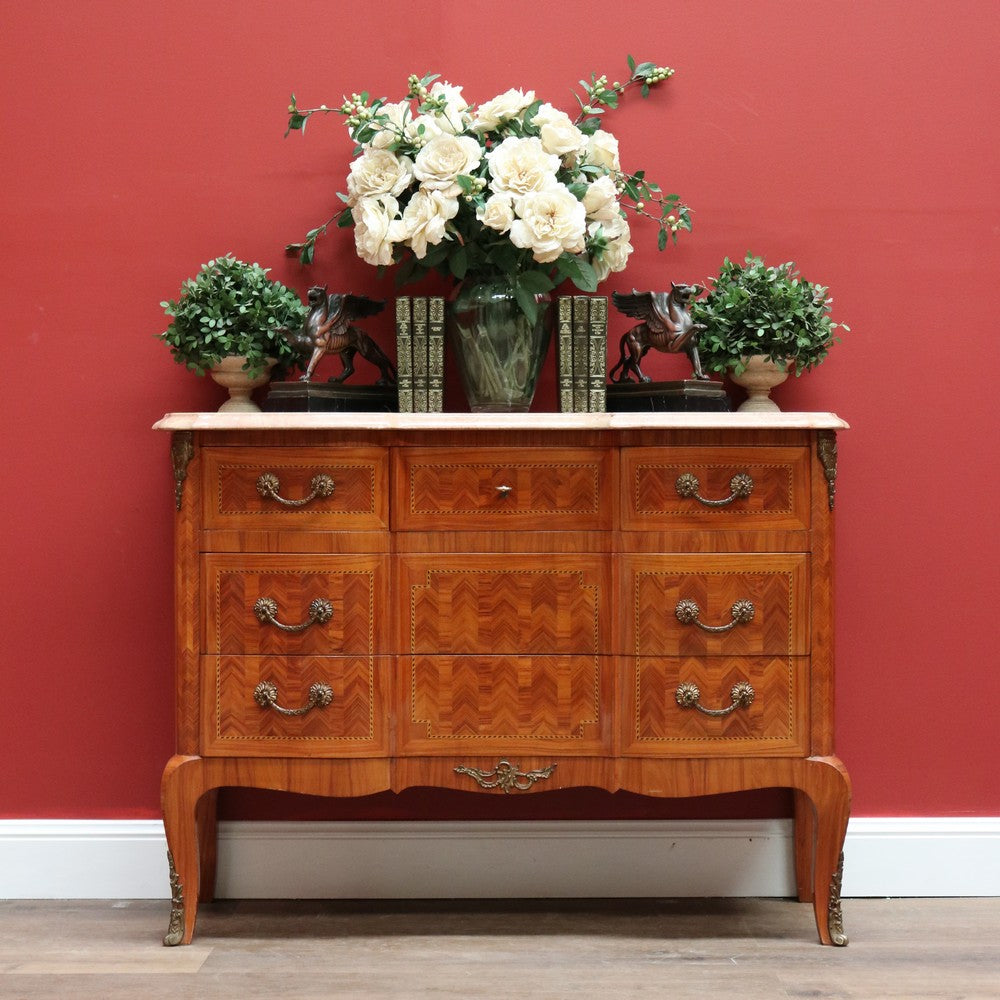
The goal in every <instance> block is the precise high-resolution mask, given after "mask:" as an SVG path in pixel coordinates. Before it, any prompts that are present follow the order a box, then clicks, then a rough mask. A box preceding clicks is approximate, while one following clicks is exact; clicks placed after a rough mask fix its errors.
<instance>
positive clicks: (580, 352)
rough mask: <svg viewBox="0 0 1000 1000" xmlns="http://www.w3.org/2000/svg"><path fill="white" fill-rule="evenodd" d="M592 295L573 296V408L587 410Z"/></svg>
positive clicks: (578, 411) (581, 411)
mask: <svg viewBox="0 0 1000 1000" xmlns="http://www.w3.org/2000/svg"><path fill="white" fill-rule="evenodd" d="M589 358H590V296H589V295H574V296H573V410H574V411H575V412H576V413H586V412H587V397H588V395H589V390H590V360H589Z"/></svg>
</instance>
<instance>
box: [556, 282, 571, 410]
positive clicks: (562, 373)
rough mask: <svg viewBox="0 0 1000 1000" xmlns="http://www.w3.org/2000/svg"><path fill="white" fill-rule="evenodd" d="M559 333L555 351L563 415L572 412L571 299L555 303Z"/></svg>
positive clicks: (566, 298)
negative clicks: (556, 353)
mask: <svg viewBox="0 0 1000 1000" xmlns="http://www.w3.org/2000/svg"><path fill="white" fill-rule="evenodd" d="M557 307H558V323H559V332H558V335H557V341H556V349H557V352H558V358H557V361H558V365H559V376H558V387H559V409H560V410H561V411H562V412H563V413H572V412H573V299H572V297H571V296H569V295H560V296H559V299H558V303H557Z"/></svg>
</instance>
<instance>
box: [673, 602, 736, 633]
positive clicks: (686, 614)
mask: <svg viewBox="0 0 1000 1000" xmlns="http://www.w3.org/2000/svg"><path fill="white" fill-rule="evenodd" d="M729 611H730V614H731V615H732V616H733V620H732V621H731V622H730V623H729V624H728V625H706V624H705V623H704V622H702V621H701V620H700V619H699V615H700V614H701V608H699V607H698V604H697V602H695V601H686V600H685V601H678V602H677V607H676V608H674V614H675V615H676V616H677V620H678V621H679V622H680V623H681V624H682V625H697V627H698V628H700V629H701V630H702V631H703V632H729V631H730V630H731V629H734V628H736V626H737V625H745V624H746V623H747V622H752V621H753V616H754V606H753V602H752V601H737V602H736V603H735V604H734V605H733V606H732V607H731V608H730V609H729Z"/></svg>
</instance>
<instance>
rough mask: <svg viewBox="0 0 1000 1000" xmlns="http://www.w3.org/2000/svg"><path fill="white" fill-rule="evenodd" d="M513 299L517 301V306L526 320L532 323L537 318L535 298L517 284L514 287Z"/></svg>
mask: <svg viewBox="0 0 1000 1000" xmlns="http://www.w3.org/2000/svg"><path fill="white" fill-rule="evenodd" d="M514 298H515V299H517V304H518V305H519V306H520V307H521V312H523V313H524V315H525V316H526V317H527V318H528V322H529V323H534V322H535V320H536V319H537V318H538V303H537V302H536V301H535V296H534V295H532V294H531V292H529V291H528V290H527V289H526V288H525V287H524V286H523V285H522V284H521V283H520V282H518V283H517V284H516V285H515V286H514Z"/></svg>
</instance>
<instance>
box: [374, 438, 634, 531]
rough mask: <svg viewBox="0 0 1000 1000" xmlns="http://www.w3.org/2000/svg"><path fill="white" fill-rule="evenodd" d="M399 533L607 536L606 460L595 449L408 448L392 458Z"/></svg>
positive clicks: (609, 493) (609, 491)
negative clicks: (515, 532)
mask: <svg viewBox="0 0 1000 1000" xmlns="http://www.w3.org/2000/svg"><path fill="white" fill-rule="evenodd" d="M395 462H396V466H395V470H394V471H395V482H396V484H397V487H396V489H397V495H396V503H395V505H394V509H393V520H394V524H393V526H394V527H395V528H397V529H399V530H402V531H442V530H444V531H463V530H465V531H468V530H479V529H493V530H503V529H515V530H518V531H545V530H551V531H563V530H574V531H582V530H591V531H594V530H598V531H599V530H604V531H606V530H609V529H610V528H611V525H612V521H613V514H614V503H613V499H612V498H613V495H614V494H613V485H612V484H613V482H614V480H613V472H612V469H613V466H612V453H611V452H610V451H607V450H604V449H600V448H573V449H566V448H525V449H521V450H517V449H513V448H476V449H472V448H464V449H463V448H407V449H405V450H401V451H398V452H397V453H396V459H395Z"/></svg>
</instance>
